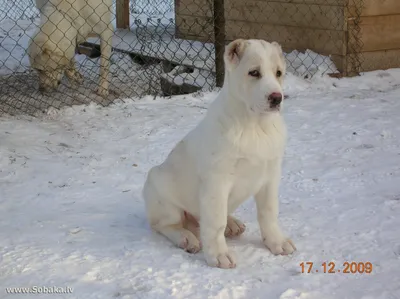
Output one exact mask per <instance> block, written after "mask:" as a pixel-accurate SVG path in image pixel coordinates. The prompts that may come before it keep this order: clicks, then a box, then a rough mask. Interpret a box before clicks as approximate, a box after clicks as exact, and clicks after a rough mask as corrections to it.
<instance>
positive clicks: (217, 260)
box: [199, 175, 236, 268]
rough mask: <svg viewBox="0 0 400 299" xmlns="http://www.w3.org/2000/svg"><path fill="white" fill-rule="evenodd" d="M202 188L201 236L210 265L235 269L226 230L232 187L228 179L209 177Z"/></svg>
mask: <svg viewBox="0 0 400 299" xmlns="http://www.w3.org/2000/svg"><path fill="white" fill-rule="evenodd" d="M203 182H204V183H203V184H202V185H201V186H200V193H199V196H200V198H199V201H200V202H199V203H200V236H201V243H202V245H203V251H204V255H205V258H206V260H207V263H208V265H210V266H213V267H220V268H234V267H236V262H235V258H234V256H233V254H232V253H231V252H229V251H228V245H227V244H226V240H225V235H224V233H225V229H226V224H227V217H228V211H227V210H228V195H229V190H230V185H229V184H228V183H227V182H226V179H224V178H219V177H216V176H213V175H209V177H207V179H205V180H203Z"/></svg>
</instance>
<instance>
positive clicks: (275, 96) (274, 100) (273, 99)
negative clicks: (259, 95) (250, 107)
mask: <svg viewBox="0 0 400 299" xmlns="http://www.w3.org/2000/svg"><path fill="white" fill-rule="evenodd" d="M268 102H269V106H270V107H271V108H279V106H280V104H281V102H282V94H281V93H280V92H273V93H271V94H270V95H269V96H268Z"/></svg>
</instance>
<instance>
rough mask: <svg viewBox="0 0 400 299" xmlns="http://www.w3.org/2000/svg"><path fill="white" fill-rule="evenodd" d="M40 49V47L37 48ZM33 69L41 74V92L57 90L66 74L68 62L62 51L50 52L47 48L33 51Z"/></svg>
mask: <svg viewBox="0 0 400 299" xmlns="http://www.w3.org/2000/svg"><path fill="white" fill-rule="evenodd" d="M36 47H38V46H36ZM30 62H31V67H32V68H34V69H35V70H36V71H37V72H38V74H39V90H41V91H48V90H51V89H56V88H57V87H58V86H59V85H60V83H61V79H62V77H63V74H64V69H65V66H66V65H67V64H68V60H67V59H66V57H65V55H62V53H61V52H60V51H50V50H49V49H47V48H43V49H37V50H36V51H32V52H31V55H30Z"/></svg>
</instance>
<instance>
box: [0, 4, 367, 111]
mask: <svg viewBox="0 0 400 299" xmlns="http://www.w3.org/2000/svg"><path fill="white" fill-rule="evenodd" d="M107 1H109V2H107ZM38 7H39V8H40V11H41V12H40V11H39V9H38ZM104 8H107V9H108V10H109V11H111V17H110V20H109V21H108V15H107V13H106V12H105V10H104ZM361 12H362V2H361V1H360V0H274V1H267V0H131V1H129V0H0V90H1V91H0V114H11V115H14V114H19V113H24V114H30V115H38V114H40V113H43V112H46V111H47V110H48V109H49V108H50V107H53V108H61V107H63V106H70V105H75V104H85V103H90V102H96V103H98V104H101V105H103V106H107V105H109V104H111V103H113V102H114V101H115V100H117V99H120V100H123V99H125V98H137V97H142V96H145V95H154V96H155V95H161V96H169V95H172V94H180V93H192V92H197V91H200V90H212V89H214V88H215V87H216V86H220V85H221V82H222V81H221V80H222V79H223V61H222V59H221V53H222V51H223V48H224V45H225V44H226V43H228V42H229V41H232V40H234V39H236V38H261V39H265V40H268V41H277V42H279V43H280V44H281V45H282V46H283V49H284V51H285V56H286V59H287V65H288V71H289V72H291V73H293V74H295V75H298V76H303V77H305V78H309V77H312V76H315V75H320V74H327V73H329V74H333V75H335V74H336V75H340V74H345V75H346V74H350V73H358V72H359V71H360V65H361V62H360V61H361V59H362V55H359V54H358V53H360V49H362V46H363V45H362V42H361V39H360V27H359V23H360V16H361ZM349 20H350V21H349ZM99 23H101V24H100V25H99ZM108 24H111V25H112V31H113V33H112V38H111V39H109V40H106V39H107V38H106V37H104V36H106V34H103V36H102V34H101V32H99V30H107V26H108ZM88 28H89V29H88ZM96 31H97V32H96ZM37 32H41V33H42V35H41V36H40V37H38V36H39V35H37ZM99 34H100V35H99ZM107 43H108V44H110V46H112V51H111V53H110V54H108V50H107V47H106V46H105V44H107ZM30 44H33V45H34V46H31V47H32V48H31V49H32V50H29V45H30ZM72 48H73V51H72V50H71V49H72ZM71 51H72V52H71ZM349 51H350V52H351V53H353V54H352V55H347V53H348V52H349ZM30 58H31V59H30ZM102 59H103V60H102ZM350 60H351V61H350ZM107 61H108V62H109V63H107ZM221 78H222V79H221ZM105 81H107V82H106V83H105Z"/></svg>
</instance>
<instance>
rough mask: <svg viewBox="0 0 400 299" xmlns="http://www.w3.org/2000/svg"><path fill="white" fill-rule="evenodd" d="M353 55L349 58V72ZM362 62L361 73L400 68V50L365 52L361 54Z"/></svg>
mask: <svg viewBox="0 0 400 299" xmlns="http://www.w3.org/2000/svg"><path fill="white" fill-rule="evenodd" d="M352 55H354V54H349V57H348V58H349V59H348V63H347V69H348V70H350V69H351V68H352V65H351V59H350V58H351V56H352ZM360 61H361V68H360V70H359V71H360V72H369V71H375V70H387V69H391V68H400V49H394V50H385V51H374V52H364V53H361V54H360Z"/></svg>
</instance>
